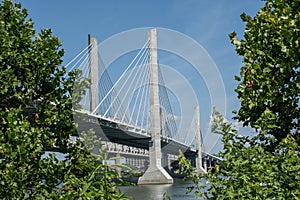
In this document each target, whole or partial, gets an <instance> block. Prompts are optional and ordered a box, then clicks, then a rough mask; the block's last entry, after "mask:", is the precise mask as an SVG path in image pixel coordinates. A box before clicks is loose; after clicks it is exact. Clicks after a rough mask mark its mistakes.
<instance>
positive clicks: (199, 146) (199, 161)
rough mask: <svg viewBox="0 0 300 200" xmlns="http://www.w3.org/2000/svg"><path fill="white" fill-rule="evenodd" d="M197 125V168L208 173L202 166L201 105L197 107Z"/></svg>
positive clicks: (198, 170)
mask: <svg viewBox="0 0 300 200" xmlns="http://www.w3.org/2000/svg"><path fill="white" fill-rule="evenodd" d="M194 112H195V113H194V115H195V126H196V150H197V152H198V155H197V157H196V170H197V172H200V173H206V172H207V170H206V169H204V168H203V167H202V141H201V129H200V111H199V106H196V107H195V110H194Z"/></svg>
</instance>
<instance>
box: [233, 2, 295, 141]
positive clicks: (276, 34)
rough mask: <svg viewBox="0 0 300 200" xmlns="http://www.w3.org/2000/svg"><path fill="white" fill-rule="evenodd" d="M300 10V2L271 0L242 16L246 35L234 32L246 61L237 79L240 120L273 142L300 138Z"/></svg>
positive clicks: (237, 45)
mask: <svg viewBox="0 0 300 200" xmlns="http://www.w3.org/2000/svg"><path fill="white" fill-rule="evenodd" d="M299 12H300V1H299V0H296V1H294V0H268V1H267V2H266V5H265V6H264V7H263V8H261V9H260V10H259V11H258V13H257V15H256V16H255V17H254V18H253V19H252V18H251V17H250V16H247V15H246V14H242V15H241V18H242V20H243V21H244V22H245V23H246V30H245V33H244V38H245V39H242V40H238V39H237V38H236V34H235V33H231V34H230V38H231V41H232V43H233V44H234V45H235V46H236V51H237V54H238V55H240V56H243V58H244V59H243V61H244V64H245V65H244V66H243V67H242V68H241V73H240V77H236V79H237V80H238V81H241V82H240V84H239V85H238V87H237V89H236V92H237V94H238V98H239V99H240V102H241V108H240V109H239V111H238V112H237V116H236V117H235V118H236V119H238V120H239V121H241V122H243V123H244V125H250V126H251V127H253V128H255V129H257V130H259V132H260V136H261V141H263V142H269V143H270V144H271V146H274V145H275V146H276V144H278V143H279V142H280V141H281V140H282V139H283V138H285V137H287V135H288V134H291V135H292V136H293V137H294V138H295V139H296V140H297V142H298V144H299V142H300V137H299V131H300V130H299V118H300V110H299V109H300V107H299V95H300V94H299V91H300V70H299V69H300V66H299V65H300V59H299V58H300V50H299V49H300V48H299V42H300V41H299V38H300V29H299V27H300V14H299ZM266 138H268V139H266Z"/></svg>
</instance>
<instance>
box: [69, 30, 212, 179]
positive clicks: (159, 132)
mask: <svg viewBox="0 0 300 200" xmlns="http://www.w3.org/2000/svg"><path fill="white" fill-rule="evenodd" d="M68 67H69V68H68V69H69V70H72V69H80V70H81V71H82V75H83V77H86V78H89V79H90V81H91V82H90V87H89V88H87V89H86V91H85V95H84V96H83V98H82V101H81V102H80V104H81V105H82V109H80V110H78V109H77V110H75V113H78V114H79V113H84V114H86V117H85V118H84V119H83V120H80V121H79V122H78V131H79V133H80V132H81V131H86V130H89V129H93V130H94V131H95V133H96V134H97V135H98V136H100V137H101V139H102V140H103V141H107V143H106V145H107V147H108V150H110V151H115V152H116V153H118V154H128V155H132V156H137V157H149V165H148V166H147V170H146V172H145V174H144V175H143V176H142V177H141V178H140V179H139V184H157V183H172V182H173V179H172V177H171V176H170V175H169V174H168V173H167V172H166V170H165V169H164V167H165V168H167V167H168V166H169V165H170V162H168V161H170V159H173V160H174V159H176V155H178V153H179V150H180V151H182V152H183V153H184V154H185V155H186V157H188V158H189V159H190V160H191V161H192V163H193V164H194V166H195V167H196V169H197V170H198V171H199V172H204V173H206V172H207V168H208V166H211V165H213V164H214V163H215V162H216V161H217V160H218V158H217V157H215V156H212V155H210V154H208V153H205V152H204V148H203V147H204V146H203V144H202V137H201V131H200V118H199V107H198V106H196V107H195V112H194V113H195V115H194V122H193V123H192V124H193V125H192V126H191V129H190V130H187V131H186V132H178V129H177V123H176V120H175V117H174V114H173V111H172V106H171V103H170V99H169V95H168V90H167V88H166V87H165V84H164V79H163V75H162V73H161V70H160V67H159V63H158V56H157V33H156V29H151V30H149V32H148V39H146V38H145V44H144V45H143V46H142V47H141V48H140V50H139V52H138V53H137V55H136V56H135V57H134V58H133V60H132V61H131V62H130V64H129V65H128V67H127V68H126V70H125V71H124V72H123V73H122V75H121V76H120V78H119V79H118V80H117V81H116V82H115V83H113V82H112V81H111V79H110V77H109V75H108V71H107V68H106V67H105V66H104V64H103V62H102V60H101V56H100V55H99V53H98V43H97V40H96V39H95V38H94V37H93V36H91V35H89V45H88V47H87V48H86V49H84V50H83V51H82V52H81V53H80V54H78V56H76V57H75V58H74V59H73V60H72V61H71V62H70V63H69V64H68ZM174 155H175V156H174Z"/></svg>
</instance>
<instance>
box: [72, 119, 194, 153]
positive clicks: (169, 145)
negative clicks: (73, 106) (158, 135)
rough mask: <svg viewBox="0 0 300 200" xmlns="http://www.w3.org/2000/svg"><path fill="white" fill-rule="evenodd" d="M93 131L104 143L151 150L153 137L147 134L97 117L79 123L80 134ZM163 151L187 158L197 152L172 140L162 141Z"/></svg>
mask: <svg viewBox="0 0 300 200" xmlns="http://www.w3.org/2000/svg"><path fill="white" fill-rule="evenodd" d="M89 129H93V130H94V131H95V134H96V135H97V136H98V137H100V138H101V140H103V141H110V142H113V143H118V144H123V145H128V146H132V147H137V148H141V149H146V150H149V145H151V144H149V143H150V142H151V136H149V135H147V134H146V133H144V134H141V133H138V132H137V131H136V132H134V131H135V130H134V129H132V130H131V128H130V127H126V126H124V125H121V124H118V123H116V122H112V121H108V120H105V119H100V118H96V117H88V118H86V119H83V120H80V121H79V122H78V132H79V133H81V132H82V131H87V130H89ZM161 149H162V152H163V153H168V154H172V155H178V154H179V150H181V151H182V152H183V153H184V154H185V155H186V156H187V157H195V156H196V155H197V152H196V151H195V150H193V149H191V148H190V147H187V146H185V145H184V144H182V143H178V142H176V141H174V140H172V139H170V138H162V139H161Z"/></svg>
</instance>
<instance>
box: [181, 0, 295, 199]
mask: <svg viewBox="0 0 300 200" xmlns="http://www.w3.org/2000/svg"><path fill="white" fill-rule="evenodd" d="M241 18H242V20H243V21H244V22H245V23H246V29H245V33H244V39H240V40H239V39H237V37H236V34H235V33H231V34H230V38H231V41H232V43H233V44H234V45H235V46H236V51H237V54H238V55H240V56H243V62H244V66H243V67H242V68H241V72H240V76H236V77H235V78H236V80H237V81H239V85H238V87H237V89H236V92H237V94H238V98H239V100H240V102H241V107H240V109H239V110H238V111H236V112H235V113H236V117H235V119H237V120H238V121H240V122H243V124H244V126H250V127H252V128H254V129H256V131H257V133H256V134H255V135H254V136H251V137H250V136H241V135H239V134H238V132H237V130H235V129H234V128H233V127H232V125H231V124H230V123H228V122H226V121H225V120H224V118H223V117H222V116H221V115H220V113H218V112H217V111H214V113H213V126H212V129H213V132H215V133H218V134H221V135H222V136H223V137H222V142H223V145H224V150H223V151H222V152H221V153H220V154H219V155H220V156H221V158H222V159H223V160H222V161H220V162H219V163H218V165H216V166H215V167H213V168H212V169H210V172H209V173H207V174H197V173H195V172H193V171H192V169H191V168H190V165H189V163H188V162H187V160H186V159H185V158H184V157H182V158H181V164H182V165H183V168H184V169H185V171H186V172H187V173H188V174H189V175H190V177H192V178H193V181H194V183H195V185H194V186H193V187H192V188H190V191H192V190H193V189H194V191H195V192H196V194H197V195H198V196H202V197H205V198H207V199H300V173H299V171H300V159H299V157H300V147H299V142H300V137H299V116H300V112H299V108H300V106H299V101H300V100H299V98H300V93H299V91H300V75H299V73H300V68H299V66H300V63H299V62H300V48H299V42H300V41H299V39H300V1H299V0H266V3H265V6H264V7H262V8H261V9H260V10H259V11H258V13H257V14H256V16H255V17H253V18H252V17H250V16H248V15H246V14H242V15H241ZM203 181H207V183H208V184H207V185H206V186H204V185H203V184H202V183H203Z"/></svg>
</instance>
